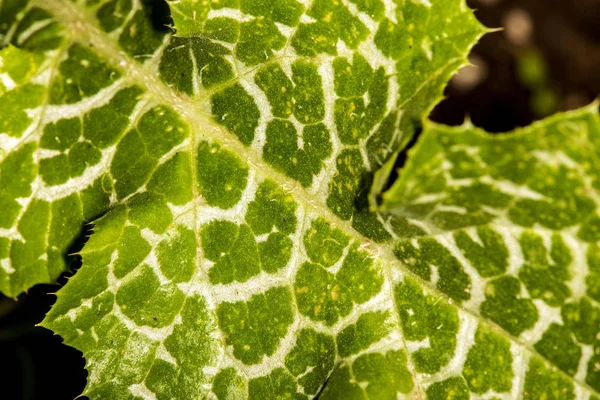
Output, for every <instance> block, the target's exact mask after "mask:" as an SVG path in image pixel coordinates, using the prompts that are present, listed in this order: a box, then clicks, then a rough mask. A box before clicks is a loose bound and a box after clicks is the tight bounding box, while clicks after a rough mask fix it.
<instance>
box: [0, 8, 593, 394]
mask: <svg viewBox="0 0 600 400" xmlns="http://www.w3.org/2000/svg"><path fill="white" fill-rule="evenodd" d="M161 1H162V0H161ZM273 1H275V0H273ZM468 3H469V5H470V6H471V7H472V8H474V9H476V10H477V11H476V15H477V17H478V18H479V20H480V21H481V22H482V23H483V24H484V25H486V26H488V27H490V28H500V27H501V28H503V30H502V31H498V32H495V33H490V34H488V35H486V36H485V37H483V39H482V40H481V42H480V43H479V44H478V45H476V46H475V48H474V49H473V52H472V54H471V56H470V61H471V63H472V64H473V66H472V67H467V68H464V69H463V70H462V71H461V72H460V73H459V74H458V75H456V76H455V77H454V78H453V79H452V81H451V82H450V84H449V85H448V87H447V88H446V96H447V97H446V99H445V100H444V101H442V102H441V103H440V104H439V105H438V106H437V107H436V109H435V110H434V111H433V113H432V115H431V119H433V120H434V121H436V122H440V123H445V124H450V125H457V124H462V123H463V121H464V119H465V118H470V119H471V121H472V123H473V124H474V125H476V126H480V127H482V128H485V129H486V130H488V131H490V132H506V131H509V130H511V129H514V128H515V127H519V126H525V125H528V124H530V123H531V122H533V121H534V120H537V119H541V118H544V117H546V116H548V115H551V114H554V113H555V112H558V111H565V110H571V109H575V108H578V107H581V106H584V105H586V104H589V103H590V102H592V101H593V100H594V99H595V98H597V97H598V95H599V94H600V0H577V1H573V0H469V1H468ZM77 266H78V262H77V260H76V259H75V260H73V264H72V267H73V269H76V268H77ZM65 282H66V278H65V277H63V278H62V279H61V281H60V283H61V284H64V283H65ZM58 288H59V286H49V285H42V286H37V287H35V288H33V289H32V290H30V291H29V293H28V294H25V295H22V296H20V297H19V299H18V301H14V300H11V299H6V298H0V355H1V357H2V364H3V365H4V366H5V368H4V372H3V373H2V378H1V380H0V382H2V395H0V397H1V398H3V399H11V400H12V399H24V400H31V399H56V400H62V399H65V400H70V399H73V398H75V397H76V396H78V395H79V394H80V393H81V392H82V391H83V388H84V387H85V382H86V376H87V373H86V372H85V370H84V365H85V363H84V360H83V358H82V355H81V353H79V352H78V351H76V350H74V349H72V348H70V347H67V346H64V345H62V344H61V339H60V338H59V337H57V336H53V335H52V333H51V332H49V331H47V330H45V329H43V328H38V327H35V324H37V323H39V322H40V321H41V320H42V318H43V316H44V314H45V313H46V312H47V311H48V309H49V308H50V306H51V305H52V303H53V302H54V299H55V297H54V296H53V295H50V294H49V293H52V292H55V291H56V290H58Z"/></svg>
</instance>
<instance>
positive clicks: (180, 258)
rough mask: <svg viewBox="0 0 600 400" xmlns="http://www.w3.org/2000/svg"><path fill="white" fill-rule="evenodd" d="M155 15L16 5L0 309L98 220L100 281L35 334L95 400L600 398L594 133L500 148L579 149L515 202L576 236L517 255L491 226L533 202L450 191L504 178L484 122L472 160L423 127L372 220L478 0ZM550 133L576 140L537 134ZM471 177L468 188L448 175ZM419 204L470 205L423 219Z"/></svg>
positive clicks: (10, 42) (65, 301)
mask: <svg viewBox="0 0 600 400" xmlns="http://www.w3.org/2000/svg"><path fill="white" fill-rule="evenodd" d="M157 4H158V3H150V2H137V1H131V0H98V1H96V0H94V1H83V0H81V1H67V0H43V1H42V0H39V1H38V2H26V1H22V0H9V1H6V0H5V1H4V2H2V3H1V4H0V41H1V42H2V43H3V44H5V45H7V47H5V48H4V49H3V50H1V52H0V57H1V59H2V63H1V65H0V78H1V79H0V82H2V86H1V96H2V97H0V105H2V107H1V108H0V109H2V110H3V111H0V112H4V113H5V115H3V116H2V118H1V119H0V121H1V122H0V123H1V124H2V125H1V127H2V132H0V145H1V146H0V148H1V149H2V154H1V155H0V157H1V158H0V162H1V164H0V168H1V170H0V172H1V174H0V201H2V202H3V203H2V204H3V205H4V204H5V207H4V209H5V210H8V212H7V213H6V214H3V216H2V217H0V218H4V219H0V223H2V224H4V225H2V226H0V229H1V230H0V262H1V266H2V269H1V270H0V273H1V274H4V275H0V277H1V278H2V281H0V282H3V283H2V285H3V286H1V287H0V289H1V290H2V291H3V292H5V293H7V294H9V295H12V296H15V295H17V294H18V293H20V292H21V291H23V290H26V289H27V288H28V287H30V286H31V285H33V284H35V283H39V282H52V281H53V280H54V279H55V278H56V276H57V275H58V274H60V273H61V272H62V271H64V270H65V268H66V266H65V262H64V260H65V255H66V254H67V253H68V252H69V248H70V246H71V245H72V243H73V241H74V240H75V239H76V238H77V237H78V236H79V234H80V231H81V229H82V227H83V225H84V224H85V223H86V222H88V221H93V234H92V235H91V236H90V238H89V240H88V242H87V243H86V245H85V247H84V248H83V250H81V252H80V253H79V254H80V256H81V258H82V261H83V266H82V267H81V269H80V270H79V271H78V272H77V273H76V274H75V275H74V276H73V277H72V278H71V279H70V280H69V282H68V283H67V285H65V287H64V288H62V289H61V290H60V291H59V292H58V297H57V301H56V304H55V305H54V306H53V308H52V309H51V311H50V312H49V313H48V315H47V317H46V319H45V320H44V321H43V323H42V325H43V326H45V327H47V328H49V329H52V330H53V331H54V332H56V333H58V334H59V335H61V336H62V337H63V339H64V340H65V343H67V344H69V345H71V346H73V347H75V348H77V349H79V350H81V351H82V352H83V354H84V356H85V358H86V368H87V370H88V372H89V375H88V385H87V387H86V389H85V392H84V394H85V395H87V396H89V397H90V398H149V399H152V398H156V399H163V398H164V399H167V398H181V399H192V398H207V397H208V398H216V399H236V398H252V399H270V398H281V399H284V398H285V399H290V398H294V399H304V398H312V397H315V396H317V395H318V396H319V397H322V398H343V399H346V398H378V399H379V398H398V397H402V396H404V397H408V398H414V397H416V398H431V399H438V398H440V399H441V398H468V397H469V395H470V394H473V395H477V396H479V395H485V396H486V398H487V397H491V396H494V395H497V396H503V397H505V398H509V397H513V398H518V397H523V398H544V397H545V398H566V399H570V398H584V399H587V398H589V397H590V396H591V395H592V394H593V393H594V390H598V387H596V386H597V382H598V381H599V380H600V379H598V376H597V368H596V366H597V363H598V360H597V358H598V357H597V354H598V352H599V351H600V350H599V345H598V343H596V342H597V339H596V336H597V333H598V332H597V327H598V326H599V325H598V323H597V321H598V318H600V317H599V316H598V315H599V311H598V305H597V302H596V300H594V297H593V296H592V295H591V294H590V293H591V290H592V289H591V288H593V287H595V286H594V284H595V283H596V282H595V281H594V276H595V275H594V271H595V270H596V269H597V268H596V266H597V264H598V262H599V261H598V260H600V256H598V254H596V247H597V245H596V244H595V241H596V240H597V238H596V239H594V238H595V236H594V235H595V234H596V233H595V232H596V231H595V230H594V226H595V225H594V224H595V223H596V222H595V221H596V220H598V219H599V218H598V217H594V213H595V209H596V206H595V201H596V200H595V197H594V196H596V193H597V191H596V189H595V187H594V182H595V181H594V180H593V173H594V171H598V168H597V165H596V164H595V162H596V161H595V158H594V157H595V156H594V154H595V153H593V151H594V150H593V149H594V147H593V146H591V145H590V143H593V141H594V140H596V139H595V137H596V136H597V135H598V116H597V113H595V112H593V111H592V109H591V108H590V109H586V110H583V111H581V112H579V113H577V114H571V115H566V116H561V117H557V118H556V119H555V120H552V121H550V122H548V123H547V125H543V126H538V127H533V128H531V131H532V132H535V133H532V134H530V135H526V136H528V137H533V138H534V139H535V140H533V139H532V143H530V145H529V147H524V148H523V149H520V150H519V151H516V150H515V149H511V148H509V147H506V148H504V147H502V146H505V145H506V144H505V143H504V142H502V143H501V147H502V148H501V149H500V150H498V149H497V148H494V150H493V151H491V150H488V152H489V153H491V154H493V155H496V156H498V157H500V156H501V155H506V156H507V157H508V158H509V161H507V163H506V164H503V165H504V169H503V171H505V173H506V174H510V173H512V172H514V173H515V174H518V173H519V171H520V169H519V168H520V167H514V164H513V163H511V162H510V160H515V158H516V157H525V158H527V157H529V158H532V159H534V160H537V159H538V158H540V155H546V154H547V153H552V151H551V150H549V149H554V148H556V149H560V150H561V151H562V153H561V154H563V155H562V156H556V157H558V159H559V160H561V163H550V164H549V165H545V167H544V168H546V169H548V171H550V172H552V171H554V170H552V168H555V169H556V173H555V175H556V176H555V175H552V174H550V172H546V170H545V169H543V168H541V167H540V168H539V171H538V172H539V173H540V174H542V173H543V174H549V175H544V178H546V177H547V176H553V177H555V178H556V179H558V178H560V179H562V181H561V185H566V186H564V187H563V186H561V187H560V189H561V190H559V189H557V187H558V186H557V185H559V183H557V182H558V181H557V180H556V181H553V182H550V183H549V182H547V181H545V180H543V181H541V183H540V185H541V186H539V187H538V186H535V185H534V186H532V187H530V188H528V189H523V190H522V192H523V193H526V194H529V193H530V192H531V193H533V192H536V193H538V192H539V193H540V196H543V199H544V200H545V201H546V202H547V203H550V204H551V205H552V206H553V207H563V208H564V210H563V211H564V212H565V215H566V217H564V216H563V214H560V213H558V214H556V215H555V216H554V217H555V220H553V219H552V218H550V217H552V215H550V214H548V213H546V214H543V213H541V212H537V213H533V212H530V213H529V214H527V213H523V212H522V213H521V214H518V215H519V217H518V218H521V219H518V220H512V219H508V218H509V214H507V216H506V218H507V219H506V221H509V222H510V224H508V227H507V228H506V229H507V230H509V229H512V230H511V232H512V231H517V230H520V231H522V232H524V233H523V234H521V235H519V236H518V238H513V239H511V238H510V235H509V234H508V233H506V231H500V230H498V229H497V228H496V227H495V226H496V225H494V222H495V221H496V220H495V219H493V218H488V219H485V218H484V217H485V216H487V213H491V212H492V211H494V210H499V209H502V210H504V209H507V208H510V207H513V208H514V207H516V206H514V205H512V203H510V200H512V199H513V198H514V196H515V193H513V192H508V193H504V192H498V193H497V191H499V190H500V189H502V190H504V189H505V186H506V185H504V186H503V185H500V187H499V189H498V190H497V191H491V192H490V191H488V192H489V193H488V192H486V191H485V189H481V188H480V186H477V185H476V186H475V188H474V189H473V190H471V192H469V191H467V192H465V193H463V192H460V190H462V187H461V188H458V189H456V190H453V188H452V185H451V184H454V183H455V180H456V181H458V180H463V181H465V180H467V179H468V180H470V181H469V183H473V184H475V182H477V183H481V184H485V183H486V182H488V175H489V174H487V173H486V168H489V167H486V166H485V165H479V164H478V161H477V160H479V159H478V158H477V159H475V158H473V157H476V156H478V154H479V152H484V150H485V149H487V147H486V146H488V147H489V146H490V145H488V144H487V143H488V142H494V141H495V140H497V139H489V138H487V137H486V136H483V135H482V134H480V133H476V134H473V133H472V132H471V129H470V128H469V129H463V130H465V132H464V134H460V135H459V134H455V135H451V137H452V138H454V139H455V140H459V139H460V140H465V141H466V142H465V145H464V146H463V147H464V148H465V149H464V154H465V155H466V156H465V157H463V156H462V153H460V154H452V155H449V154H448V155H447V154H446V153H445V150H444V143H442V142H439V141H436V140H437V139H436V138H439V137H442V136H443V135H442V134H441V133H439V132H440V131H441V132H446V131H447V130H448V129H449V128H443V127H437V126H433V125H431V124H429V123H428V124H426V131H425V133H424V134H423V137H422V138H421V140H420V143H419V145H418V147H417V150H413V153H414V154H413V155H412V157H411V161H410V162H409V164H408V165H407V166H406V168H405V171H403V173H402V174H401V177H400V179H399V181H398V182H397V183H396V184H395V185H394V187H393V189H392V191H390V192H389V193H388V194H385V195H384V203H383V205H382V207H383V208H385V209H386V210H385V211H384V210H383V209H382V210H381V211H379V212H378V213H374V212H369V210H368V206H369V205H368V202H369V198H368V193H369V188H370V186H371V183H372V182H373V180H374V174H375V171H377V170H378V169H379V168H380V167H382V166H384V165H385V167H386V168H387V169H386V170H385V171H388V172H389V170H390V165H391V164H390V163H391V162H393V158H392V157H393V155H394V154H397V152H398V151H400V150H401V149H402V148H403V147H404V146H405V145H406V144H407V143H408V141H409V140H410V139H411V137H412V135H413V133H414V132H415V131H416V129H417V128H418V127H420V126H421V125H422V124H423V123H424V122H423V121H424V118H425V117H426V115H427V114H428V113H429V111H430V110H431V108H432V107H433V106H434V105H435V104H436V102H437V101H438V100H439V98H440V96H441V92H442V89H443V86H444V85H445V83H446V82H447V80H448V79H449V77H450V76H451V75H452V74H453V73H454V72H455V71H456V70H457V69H458V68H459V67H460V66H462V65H463V64H465V63H466V54H467V53H468V51H469V49H470V47H471V46H472V45H473V44H474V43H475V41H476V40H477V39H478V37H479V36H480V35H481V34H483V33H484V32H485V29H484V28H482V27H481V26H480V25H479V24H478V23H477V22H476V20H475V18H474V17H473V15H472V12H471V11H470V10H469V9H468V8H467V7H466V5H465V4H464V3H463V2H462V1H459V0H437V1H400V0H398V1H396V2H391V1H379V0H370V1H364V0H348V1H329V0H315V1H313V2H299V1H296V0H285V1H269V0H265V1H254V0H220V1H216V0H211V1H203V2H196V1H185V0H181V1H173V2H170V7H171V13H172V18H173V27H174V29H175V30H176V32H175V33H174V34H173V33H172V32H171V31H170V30H169V29H168V28H166V27H165V26H163V25H164V24H168V22H167V18H165V17H166V16H165V15H162V14H161V13H164V12H166V11H165V10H162V9H161V8H160V7H159V6H158V5H157ZM161 21H163V22H161ZM552 124H555V125H556V126H557V127H558V126H559V125H560V126H561V127H562V126H563V125H564V126H566V128H561V129H558V128H557V129H556V131H557V132H559V133H556V135H559V134H560V135H563V136H564V137H560V138H555V141H554V142H553V141H551V140H550V139H548V138H547V139H538V138H539V137H542V136H541V135H540V134H539V133H538V131H539V130H545V129H546V126H548V127H550V126H554V125H552ZM565 132H567V133H565ZM518 135H519V134H517V136H518ZM577 135H579V136H577ZM580 136H581V139H577V138H579V137H580ZM472 137H480V139H478V140H479V141H476V143H475V144H470V142H469V140H474V139H469V138H472ZM544 137H545V136H544ZM567 138H568V139H567ZM584 139H586V140H584ZM553 140H554V139H553ZM506 142H509V140H506ZM494 143H495V142H494ZM527 143H529V142H527ZM468 144H470V147H469V145H468ZM559 145H560V146H559ZM506 146H508V145H506ZM552 146H554V147H552ZM569 146H571V147H572V149H571V150H569V151H567V148H569ZM451 148H452V149H455V148H454V147H451ZM470 148H473V149H475V150H468V149H470ZM459 149H462V147H460V146H459ZM467 150H468V151H467ZM471 153H473V154H471ZM552 154H553V153H552ZM434 155H435V156H436V157H434V158H432V156H434ZM467 156H468V157H471V158H468V157H467ZM536 157H537V158H536ZM553 157H554V156H553ZM556 157H555V158H556ZM438 158H439V159H440V160H441V161H439V162H438V161H437V159H438ZM463 158H465V159H467V164H468V165H467V164H464V165H463V164H461V162H463V161H464V160H463ZM542 158H543V157H542ZM390 159H392V161H389V160H390ZM471 159H473V160H475V161H472V162H471V161H469V160H471ZM562 161H564V162H562ZM386 162H388V163H386ZM540 162H541V161H540ZM454 163H456V164H458V165H460V167H459V168H458V169H457V171H458V170H460V171H458V172H457V173H459V174H463V175H461V177H460V178H455V179H454V178H453V179H454V180H450V181H446V176H445V175H444V173H443V172H445V169H444V168H446V167H447V166H448V165H454ZM469 163H470V164H469ZM565 163H566V164H565ZM563 164H565V168H567V169H568V171H563V172H561V171H562V170H560V171H559V169H560V168H559V166H561V165H563ZM533 170H534V172H535V171H536V169H535V168H533ZM385 171H384V172H383V173H380V174H378V178H379V179H380V180H379V181H378V182H377V184H378V187H380V186H381V180H383V179H384V178H385V177H386V176H387V174H386V172H385ZM561 174H562V175H561ZM563 178H564V179H563ZM489 179H492V180H494V179H496V180H498V178H497V177H494V176H492V175H489ZM578 179H579V180H578ZM494 182H496V181H495V180H494ZM524 182H528V181H523V182H520V183H515V184H513V185H512V186H510V185H508V186H507V187H510V188H515V187H517V186H519V185H521V186H522V187H526V183H524ZM562 182H564V183H562ZM577 182H579V183H577ZM582 182H583V183H582ZM449 183H450V184H449ZM459 183H460V182H459ZM578 184H579V185H580V186H581V185H583V187H582V188H579V186H577V185H578ZM436 185H437V186H436ZM544 185H545V186H544ZM465 187H466V186H465ZM550 187H553V188H554V189H552V188H550ZM432 188H433V189H432ZM577 188H579V189H577ZM546 189H547V190H549V191H550V192H551V193H554V194H556V195H557V196H558V195H563V197H564V196H566V197H568V196H569V193H571V194H572V195H571V197H577V199H579V200H581V199H580V198H586V199H588V198H589V199H591V200H589V201H588V200H585V199H584V200H582V201H580V202H576V203H572V202H569V201H571V200H569V201H567V203H565V204H563V203H562V202H561V201H562V197H561V199H560V200H559V201H557V202H554V201H553V199H554V197H552V196H550V194H547V193H546V192H545V190H546ZM432 190H433V191H432ZM436 190H437V191H436ZM518 192H519V193H521V191H518ZM456 193H458V194H456ZM481 193H483V194H481ZM573 193H574V194H573ZM421 195H423V196H425V198H426V199H431V201H433V202H436V201H437V203H436V204H435V205H434V206H433V208H434V210H435V211H445V212H455V213H456V212H457V209H458V208H460V207H462V208H461V210H466V211H463V212H462V214H461V216H460V217H456V216H454V217H452V216H448V217H447V218H446V217H444V218H436V219H433V218H430V216H429V213H428V211H427V209H424V208H423V207H427V206H428V205H427V204H426V205H425V206H423V205H422V203H423V202H422V201H421V200H422V196H421ZM508 197H509V198H510V199H509V200H506V199H507V198H508ZM446 199H454V201H455V203H453V204H446V203H444V201H446ZM548 199H551V200H548ZM417 200H418V201H417ZM572 201H575V200H572ZM490 202H491V204H488V203H490ZM507 202H508V203H510V204H507ZM438 203H439V205H437V204H438ZM456 203H457V204H459V205H455V204H456ZM532 207H533V206H532ZM573 207H577V210H578V211H577V213H575V214H576V215H575V216H574V217H573V216H572V214H573V213H572V212H571V211H572V208H573ZM586 207H587V208H586ZM517 208H518V207H517ZM538 209H539V207H538V208H536V209H535V210H538ZM527 210H529V209H527ZM586 210H587V211H586ZM538 211H539V210H538ZM569 212H571V213H569ZM585 213H587V214H586V215H585V218H586V219H585V221H588V222H587V224H586V223H583V222H582V221H583V220H582V219H581V218H583V217H581V215H583V214H585ZM5 215H7V216H5ZM542 215H547V216H546V217H543V216H542ZM563 217H564V218H563ZM527 218H529V219H527ZM544 218H546V219H544ZM561 218H563V219H565V218H571V220H568V221H567V222H569V223H570V224H569V223H564V224H563V225H560V226H549V225H548V224H551V223H555V224H556V223H557V222H556V219H561ZM577 218H580V219H577ZM456 220H460V221H461V222H458V224H459V225H460V226H456V224H457V222H453V221H456ZM552 221H554V222H552ZM525 222H527V223H525ZM453 223H454V225H452V224H453ZM527 224H529V225H527ZM475 225H477V227H475ZM454 235H456V238H455V236H454ZM584 247H585V252H583V253H582V252H581V251H580V250H581V249H583V248H584ZM521 248H526V249H527V250H528V251H527V252H521V251H520V250H518V251H517V249H521ZM492 250H493V251H492ZM580 265H585V266H586V267H585V268H586V269H576V268H575V266H580ZM521 271H525V272H521ZM582 271H583V272H582ZM522 274H525V275H523V276H522ZM528 285H529V286H528ZM530 287H531V289H530ZM586 290H587V291H588V294H589V295H588V296H587V297H584V294H585V293H584V292H585V291H586ZM582 291H583V292H582ZM546 293H550V294H551V296H549V295H547V294H546ZM515 316H516V317H517V318H515ZM590 321H591V322H590ZM595 321H596V322H595Z"/></svg>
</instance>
